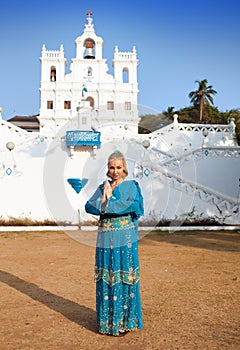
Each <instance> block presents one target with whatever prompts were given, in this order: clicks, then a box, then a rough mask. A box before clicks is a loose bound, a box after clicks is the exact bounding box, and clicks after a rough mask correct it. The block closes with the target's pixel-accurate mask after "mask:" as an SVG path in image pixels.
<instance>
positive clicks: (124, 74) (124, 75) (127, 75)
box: [122, 68, 129, 83]
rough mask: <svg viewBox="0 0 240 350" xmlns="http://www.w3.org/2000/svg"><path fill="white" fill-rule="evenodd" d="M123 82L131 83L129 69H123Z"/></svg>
mask: <svg viewBox="0 0 240 350" xmlns="http://www.w3.org/2000/svg"><path fill="white" fill-rule="evenodd" d="M122 73H123V76H122V77H123V82H124V83H129V72H128V68H123V71H122Z"/></svg>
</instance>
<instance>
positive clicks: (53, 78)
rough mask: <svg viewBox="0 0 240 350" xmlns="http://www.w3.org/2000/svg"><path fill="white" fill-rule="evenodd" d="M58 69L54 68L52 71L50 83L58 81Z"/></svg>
mask: <svg viewBox="0 0 240 350" xmlns="http://www.w3.org/2000/svg"><path fill="white" fill-rule="evenodd" d="M56 79H57V76H56V67H54V66H52V67H51V70H50V81H56Z"/></svg>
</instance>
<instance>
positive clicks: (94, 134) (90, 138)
mask: <svg viewBox="0 0 240 350" xmlns="http://www.w3.org/2000/svg"><path fill="white" fill-rule="evenodd" d="M100 136H101V133H100V132H99V131H92V130H89V131H83V130H73V131H67V132H66V145H67V147H70V146H100V145H101V140H100Z"/></svg>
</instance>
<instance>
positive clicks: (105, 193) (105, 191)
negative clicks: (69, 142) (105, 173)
mask: <svg viewBox="0 0 240 350" xmlns="http://www.w3.org/2000/svg"><path fill="white" fill-rule="evenodd" d="M111 195H112V187H111V185H110V183H109V182H108V180H106V182H105V184H104V189H103V198H102V203H104V202H106V201H108V200H109V198H110V197H111Z"/></svg>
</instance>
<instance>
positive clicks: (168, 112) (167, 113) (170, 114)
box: [163, 106, 174, 120]
mask: <svg viewBox="0 0 240 350" xmlns="http://www.w3.org/2000/svg"><path fill="white" fill-rule="evenodd" d="M173 114H174V107H173V106H169V107H168V109H167V110H166V111H163V115H165V116H166V117H168V118H169V119H170V120H173Z"/></svg>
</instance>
